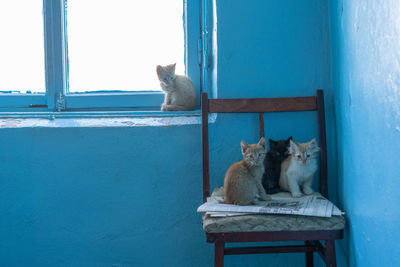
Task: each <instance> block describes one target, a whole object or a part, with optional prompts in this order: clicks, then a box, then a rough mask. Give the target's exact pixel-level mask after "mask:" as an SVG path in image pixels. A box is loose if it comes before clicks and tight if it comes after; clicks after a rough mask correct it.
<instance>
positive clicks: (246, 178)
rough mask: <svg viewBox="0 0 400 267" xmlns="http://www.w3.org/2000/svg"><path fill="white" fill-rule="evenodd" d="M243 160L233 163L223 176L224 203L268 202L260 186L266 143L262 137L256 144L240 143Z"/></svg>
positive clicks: (268, 198) (267, 197)
mask: <svg viewBox="0 0 400 267" xmlns="http://www.w3.org/2000/svg"><path fill="white" fill-rule="evenodd" d="M241 147H242V155H243V160H242V161H239V162H236V163H234V164H233V165H232V166H230V167H229V169H228V171H227V172H226V174H225V180H224V190H225V203H227V204H235V205H250V204H256V203H257V202H258V198H261V199H262V200H270V199H271V198H270V197H269V196H268V195H267V194H266V193H265V190H264V187H263V186H262V184H261V179H262V176H263V173H264V163H263V162H264V158H265V153H266V147H267V146H266V143H265V139H264V137H262V138H261V139H260V141H259V142H258V143H257V144H251V145H248V144H246V143H245V142H244V141H242V142H241Z"/></svg>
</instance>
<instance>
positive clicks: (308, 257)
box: [305, 241, 314, 267]
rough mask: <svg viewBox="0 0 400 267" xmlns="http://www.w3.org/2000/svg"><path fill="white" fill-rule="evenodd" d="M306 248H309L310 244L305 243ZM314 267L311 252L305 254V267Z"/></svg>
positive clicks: (308, 242)
mask: <svg viewBox="0 0 400 267" xmlns="http://www.w3.org/2000/svg"><path fill="white" fill-rule="evenodd" d="M305 245H306V246H310V245H311V242H310V241H306V242H305ZM313 266H314V253H313V252H306V267H313Z"/></svg>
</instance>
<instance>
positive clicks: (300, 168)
mask: <svg viewBox="0 0 400 267" xmlns="http://www.w3.org/2000/svg"><path fill="white" fill-rule="evenodd" d="M318 151H319V147H318V145H317V142H316V141H315V138H313V139H312V140H311V141H309V142H307V143H302V144H300V143H296V142H293V141H292V140H290V146H289V154H290V156H289V157H288V158H287V159H285V160H284V161H283V162H282V166H281V169H282V170H281V176H280V179H279V185H280V187H281V189H283V190H285V191H290V193H291V194H292V196H293V197H300V196H302V193H301V191H300V187H302V188H303V193H304V194H306V195H310V194H312V193H313V192H314V191H313V190H312V188H311V186H312V180H313V176H314V174H315V172H316V171H317V156H318Z"/></svg>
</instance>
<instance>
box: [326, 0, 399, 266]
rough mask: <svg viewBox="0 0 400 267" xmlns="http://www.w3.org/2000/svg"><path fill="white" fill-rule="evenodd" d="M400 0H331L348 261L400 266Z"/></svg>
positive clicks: (340, 191) (341, 198)
mask: <svg viewBox="0 0 400 267" xmlns="http://www.w3.org/2000/svg"><path fill="white" fill-rule="evenodd" d="M399 17H400V2H399V1H397V0H365V1H358V0H345V1H344V0H331V1H330V22H331V34H332V37H331V39H332V82H333V89H334V90H333V92H334V111H335V115H336V123H337V147H338V154H337V157H338V160H337V162H338V184H339V187H338V201H339V203H340V205H342V206H343V207H344V209H345V210H346V212H347V216H346V217H347V222H348V226H347V229H346V238H345V240H344V241H343V242H339V244H340V248H341V249H340V250H339V253H340V255H339V256H340V257H341V258H342V259H343V258H345V259H346V260H344V261H342V262H341V263H342V264H341V265H343V266H345V264H346V265H349V266H400V256H399V251H400V245H399V243H398V240H399V239H400V231H399V224H400V205H399V203H400V202H399V191H400V179H399V178H400V175H399V156H398V154H399V151H400V142H399V137H400V91H399V90H400V88H399V85H400V66H399V62H400V54H399V51H400V35H399V33H400V32H399V27H400V20H399Z"/></svg>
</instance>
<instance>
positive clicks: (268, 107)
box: [201, 90, 328, 202]
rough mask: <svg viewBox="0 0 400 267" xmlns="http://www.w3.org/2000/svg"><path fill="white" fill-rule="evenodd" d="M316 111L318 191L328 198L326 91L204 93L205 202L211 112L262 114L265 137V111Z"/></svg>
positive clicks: (262, 129) (208, 182)
mask: <svg viewBox="0 0 400 267" xmlns="http://www.w3.org/2000/svg"><path fill="white" fill-rule="evenodd" d="M293 111H316V113H317V120H318V137H319V146H320V148H321V150H320V167H319V191H320V193H321V194H322V195H323V196H324V197H326V198H328V177H327V171H328V170H327V150H326V129H325V107H324V92H323V90H317V95H316V96H305V97H304V96H303V97H284V98H239V99H209V98H208V95H207V93H202V94H201V116H202V147H203V201H204V202H206V201H207V197H208V196H209V195H210V162H209V142H208V114H209V113H259V119H260V136H261V137H262V136H264V113H265V112H293Z"/></svg>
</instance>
